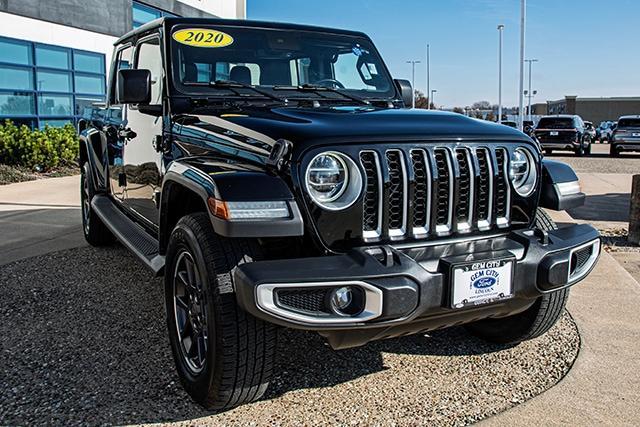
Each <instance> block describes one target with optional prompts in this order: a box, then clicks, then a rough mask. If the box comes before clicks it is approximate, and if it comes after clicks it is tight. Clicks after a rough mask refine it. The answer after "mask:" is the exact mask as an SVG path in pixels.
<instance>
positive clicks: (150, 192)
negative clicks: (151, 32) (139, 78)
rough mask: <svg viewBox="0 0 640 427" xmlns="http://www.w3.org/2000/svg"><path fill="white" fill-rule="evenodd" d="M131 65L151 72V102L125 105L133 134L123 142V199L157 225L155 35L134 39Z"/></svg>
mask: <svg viewBox="0 0 640 427" xmlns="http://www.w3.org/2000/svg"><path fill="white" fill-rule="evenodd" d="M134 67H135V68H136V69H141V70H142V69H144V70H149V71H150V72H151V102H150V103H149V108H146V106H144V107H142V108H141V109H139V108H138V107H137V106H134V105H127V106H125V119H126V127H127V128H129V129H131V131H132V132H134V133H135V137H133V138H130V139H128V140H127V141H126V143H125V146H124V153H123V163H124V170H125V174H126V183H125V188H124V192H123V201H124V205H125V207H126V208H127V209H129V210H130V211H131V212H133V213H134V214H135V215H136V216H138V217H139V218H141V219H142V220H143V221H145V222H147V223H149V224H150V225H156V226H157V225H158V206H157V205H156V192H159V190H160V183H161V177H160V165H161V154H160V153H159V152H158V151H157V150H156V148H155V147H156V145H155V141H156V139H157V138H161V136H162V114H152V113H151V112H152V111H153V110H154V108H155V109H157V110H159V111H162V91H163V67H162V51H161V48H160V39H159V37H158V36H157V35H156V36H152V37H149V38H146V39H143V40H141V41H139V42H138V44H137V46H136V50H135V54H134Z"/></svg>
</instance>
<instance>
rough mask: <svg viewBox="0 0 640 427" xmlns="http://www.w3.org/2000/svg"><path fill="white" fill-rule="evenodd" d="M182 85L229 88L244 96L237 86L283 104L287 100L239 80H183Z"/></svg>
mask: <svg viewBox="0 0 640 427" xmlns="http://www.w3.org/2000/svg"><path fill="white" fill-rule="evenodd" d="M183 85H185V86H206V87H212V88H216V89H229V90H231V91H232V92H233V93H234V94H236V95H237V96H240V97H246V96H247V95H246V94H242V93H241V92H239V91H237V90H236V89H238V88H242V89H251V90H252V91H254V92H256V93H258V94H260V95H262V96H264V97H266V98H269V99H272V100H274V101H278V102H282V103H284V104H286V103H287V102H288V101H287V99H286V98H280V97H279V96H275V95H273V94H270V93H269V92H266V91H263V90H261V89H258V88H257V87H254V86H252V85H248V84H244V83H240V82H236V81H233V80H216V81H214V82H208V83H204V82H184V83H183Z"/></svg>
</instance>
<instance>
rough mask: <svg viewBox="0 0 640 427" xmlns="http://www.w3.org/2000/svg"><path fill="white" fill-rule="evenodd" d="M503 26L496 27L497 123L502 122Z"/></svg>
mask: <svg viewBox="0 0 640 427" xmlns="http://www.w3.org/2000/svg"><path fill="white" fill-rule="evenodd" d="M503 31H504V25H502V24H500V25H498V39H499V43H498V123H500V122H502V33H503Z"/></svg>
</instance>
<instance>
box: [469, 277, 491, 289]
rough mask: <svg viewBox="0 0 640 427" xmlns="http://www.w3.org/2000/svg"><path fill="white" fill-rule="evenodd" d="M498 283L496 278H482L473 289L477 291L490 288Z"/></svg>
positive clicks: (477, 280)
mask: <svg viewBox="0 0 640 427" xmlns="http://www.w3.org/2000/svg"><path fill="white" fill-rule="evenodd" d="M496 282H497V280H496V278H495V277H481V278H479V279H476V280H475V281H474V282H473V287H474V288H477V289H484V288H490V287H491V286H493V285H495V284H496Z"/></svg>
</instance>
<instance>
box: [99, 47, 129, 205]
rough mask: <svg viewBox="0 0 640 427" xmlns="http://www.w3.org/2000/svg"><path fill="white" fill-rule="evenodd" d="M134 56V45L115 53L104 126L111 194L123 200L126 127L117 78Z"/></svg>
mask: <svg viewBox="0 0 640 427" xmlns="http://www.w3.org/2000/svg"><path fill="white" fill-rule="evenodd" d="M132 56H133V47H132V46H130V45H125V46H123V47H120V48H118V50H117V51H116V53H115V58H116V60H115V62H114V64H113V65H112V68H111V77H110V79H111V84H110V86H109V101H110V102H109V109H108V110H107V118H106V120H105V125H104V128H103V134H104V136H105V139H106V144H107V154H108V157H109V159H108V160H109V182H110V185H111V194H112V195H113V197H114V198H115V199H116V200H118V201H120V202H121V201H122V197H123V195H124V193H123V191H124V179H123V177H124V176H125V173H124V167H123V163H122V155H123V149H124V143H125V140H124V139H123V138H122V137H121V136H120V135H119V131H120V130H121V128H123V127H124V123H123V107H122V106H121V105H117V100H116V97H115V88H116V84H115V79H116V76H117V74H118V71H119V70H123V69H128V68H131V60H132Z"/></svg>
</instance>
